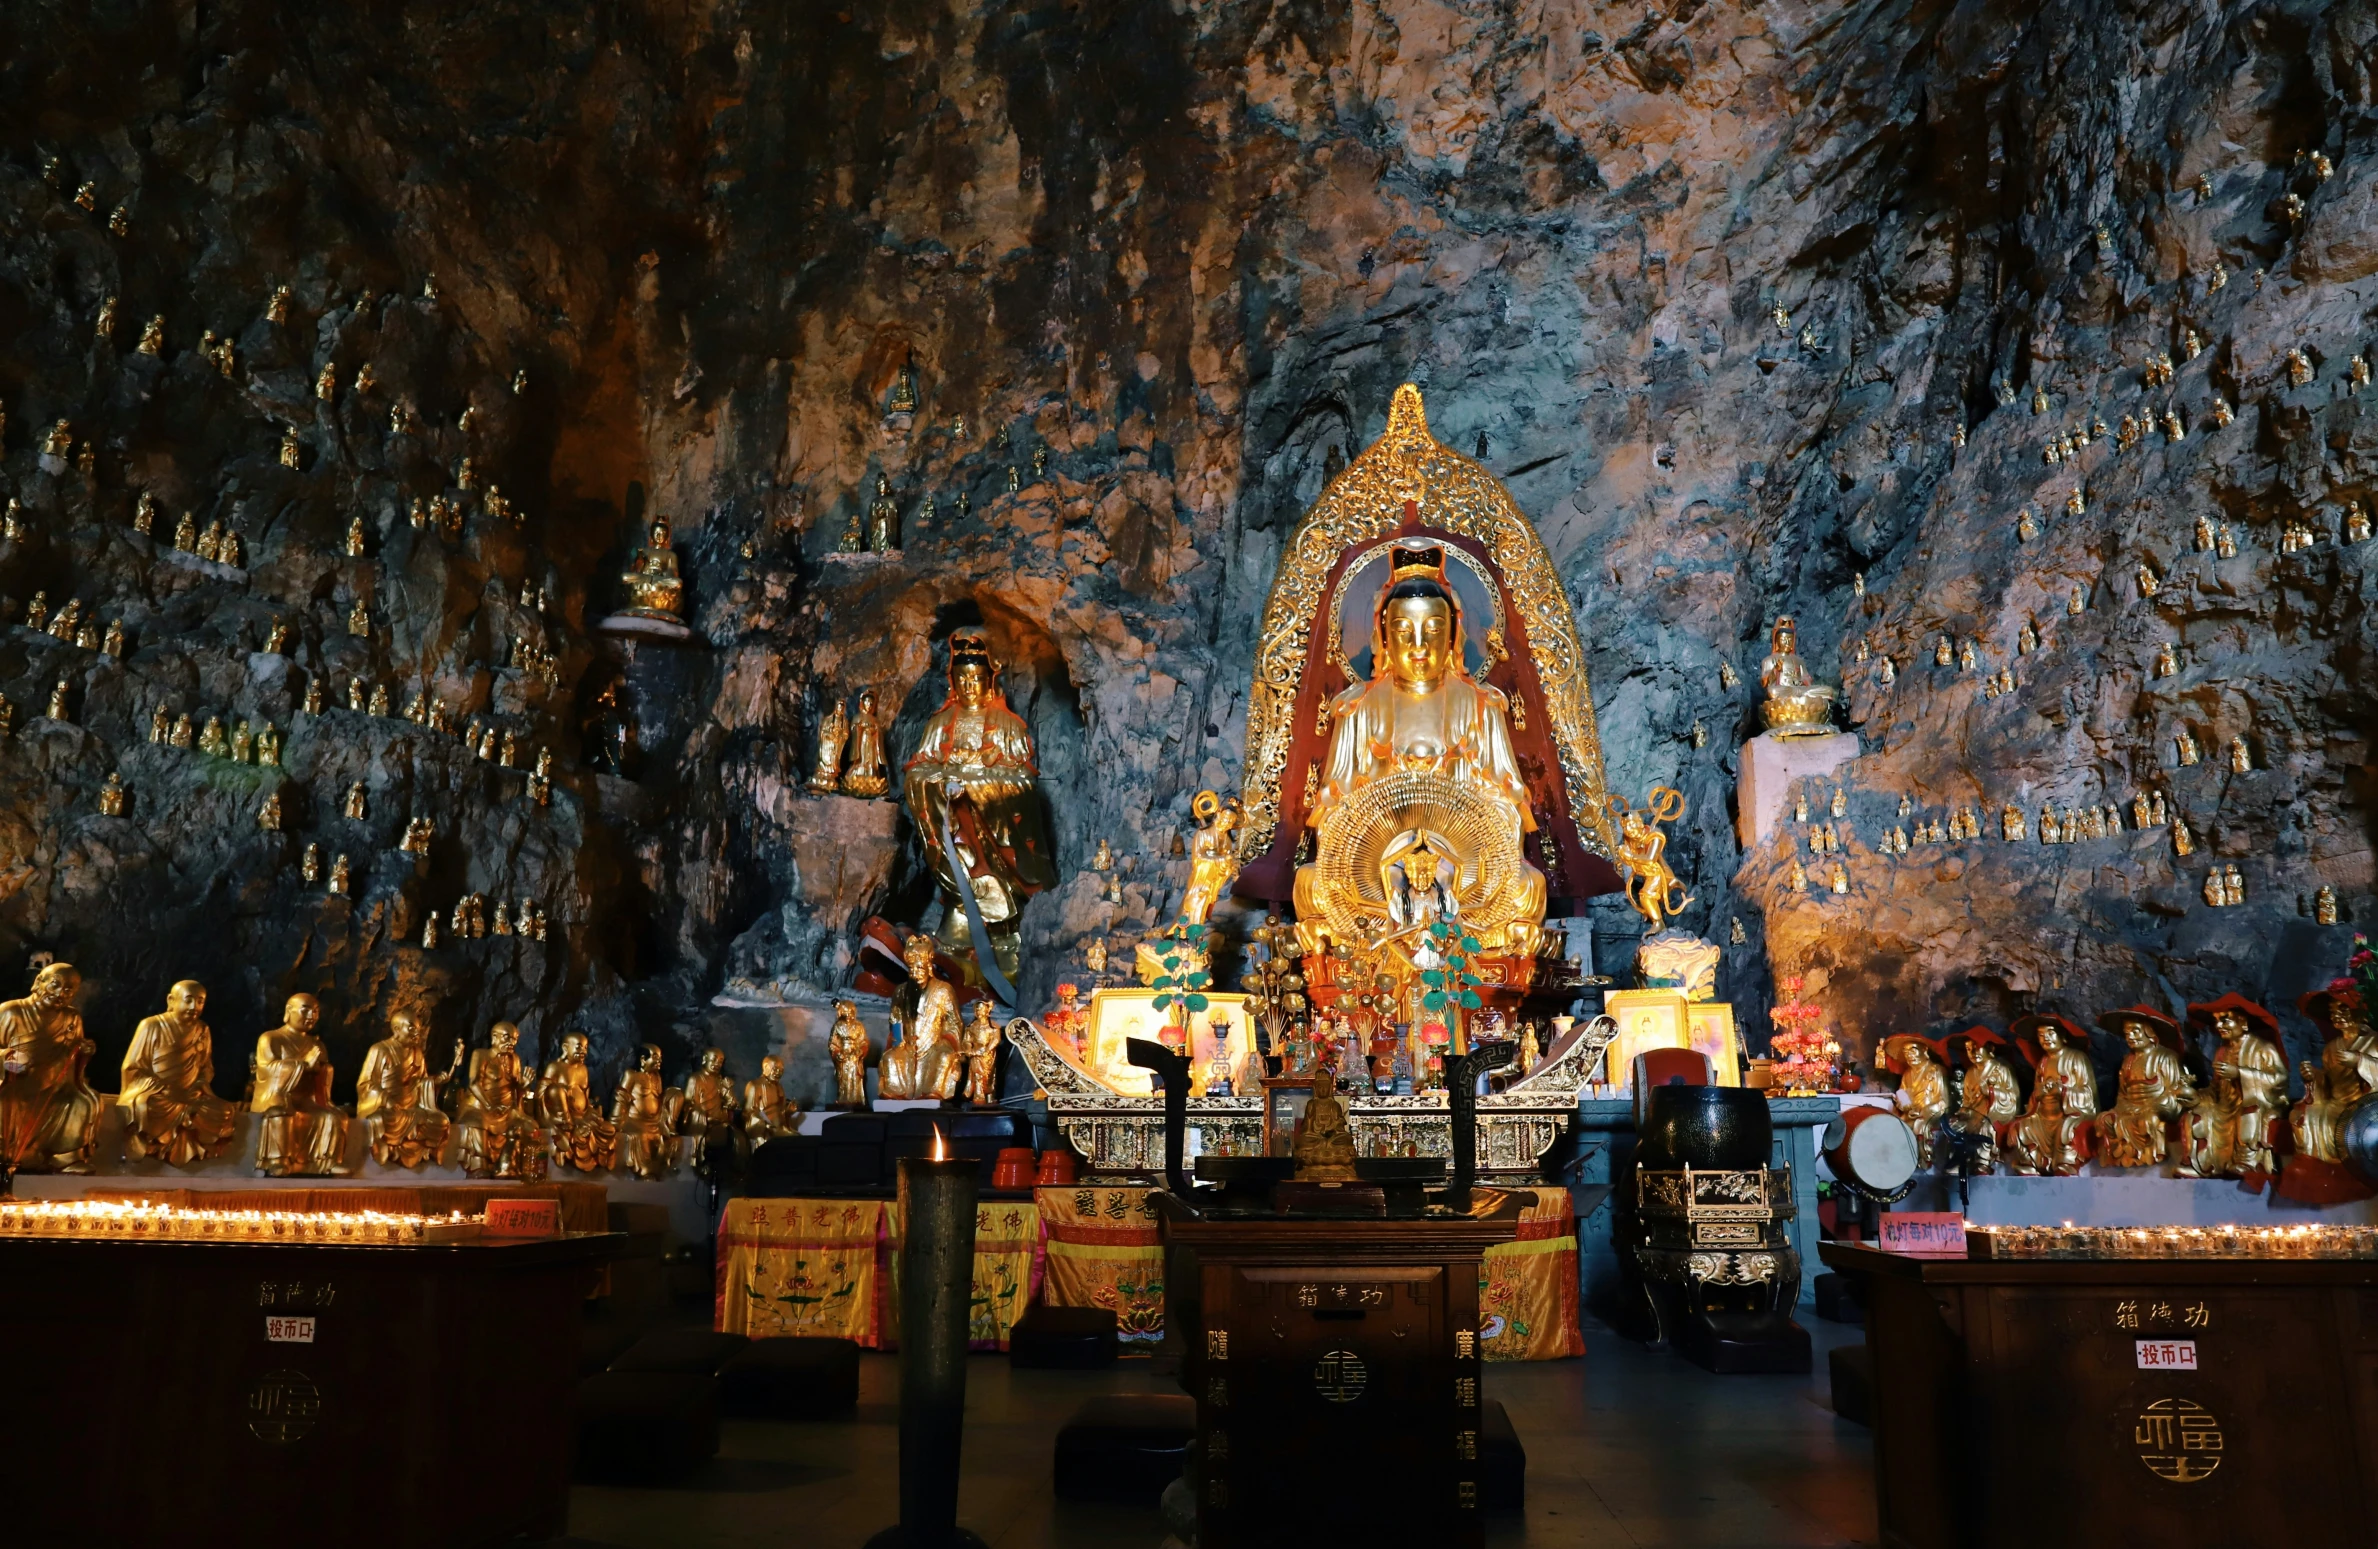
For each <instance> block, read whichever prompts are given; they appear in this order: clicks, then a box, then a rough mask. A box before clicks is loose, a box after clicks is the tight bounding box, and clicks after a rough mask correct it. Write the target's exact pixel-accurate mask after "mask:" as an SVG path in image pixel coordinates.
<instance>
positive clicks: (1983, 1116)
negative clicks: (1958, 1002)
mask: <svg viewBox="0 0 2378 1549" xmlns="http://www.w3.org/2000/svg"><path fill="white" fill-rule="evenodd" d="M1959 1039H1960V1041H1961V1042H1963V1043H1964V1045H1965V1061H1966V1063H1965V1072H1964V1074H1963V1075H1962V1076H1961V1077H1960V1078H1959V1079H1958V1082H1957V1110H1956V1112H1955V1113H1954V1114H1953V1115H1951V1116H1950V1117H1949V1119H1948V1120H1947V1122H1948V1124H1949V1125H1950V1126H1951V1127H1952V1128H1954V1129H1955V1130H1956V1131H1957V1132H1958V1133H1959V1134H1961V1135H1964V1136H1966V1137H1968V1139H1969V1140H1970V1142H1971V1147H1972V1148H1971V1150H1970V1151H1969V1152H1968V1153H1967V1155H1968V1157H1969V1162H1968V1165H1969V1166H1970V1168H1971V1170H1972V1173H1973V1174H1975V1175H1980V1174H1985V1173H1993V1172H1996V1171H1997V1170H1998V1129H1999V1126H2000V1125H2002V1124H2012V1123H2013V1122H2014V1121H2015V1120H2016V1119H2017V1118H2018V1117H2020V1116H2021V1114H2022V1112H2023V1088H2022V1085H2021V1083H2020V1082H2019V1081H2017V1080H2016V1078H2015V1068H2014V1066H2012V1065H2010V1064H2009V1063H2007V1059H2006V1055H2005V1052H2004V1051H2005V1048H2006V1040H2005V1039H2003V1038H2001V1037H1999V1036H1998V1035H1997V1034H1996V1033H1994V1032H1992V1031H1990V1030H1989V1029H1988V1028H1986V1027H1976V1028H1971V1029H1969V1030H1968V1031H1966V1032H1964V1033H1962V1034H1960V1035H1959Z"/></svg>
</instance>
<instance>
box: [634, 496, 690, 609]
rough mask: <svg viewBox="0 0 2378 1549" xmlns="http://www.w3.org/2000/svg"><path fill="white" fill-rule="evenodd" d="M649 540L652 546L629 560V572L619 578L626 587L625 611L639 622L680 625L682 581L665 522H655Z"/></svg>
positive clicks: (683, 600) (683, 590)
mask: <svg viewBox="0 0 2378 1549" xmlns="http://www.w3.org/2000/svg"><path fill="white" fill-rule="evenodd" d="M651 537H652V541H651V542H649V543H647V544H645V545H644V547H642V548H640V549H638V550H636V552H635V553H634V554H633V555H631V556H630V557H629V559H628V568H627V570H626V572H625V573H623V574H622V575H621V576H620V580H622V581H624V582H626V583H627V589H628V610H627V611H628V612H629V614H631V615H633V616H635V617H638V618H652V619H666V620H668V621H669V622H670V623H672V624H675V623H680V622H682V619H681V618H680V616H679V614H680V610H681V609H682V608H683V606H684V603H685V580H684V578H683V577H682V576H680V575H679V574H678V573H677V554H676V551H675V550H673V549H671V548H670V547H669V524H668V521H667V520H666V519H665V518H664V519H660V520H656V521H654V523H653V524H652V535H651Z"/></svg>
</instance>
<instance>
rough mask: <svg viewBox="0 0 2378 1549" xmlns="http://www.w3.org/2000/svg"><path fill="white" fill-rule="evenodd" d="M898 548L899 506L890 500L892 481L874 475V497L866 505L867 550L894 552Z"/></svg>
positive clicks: (876, 552)
mask: <svg viewBox="0 0 2378 1549" xmlns="http://www.w3.org/2000/svg"><path fill="white" fill-rule="evenodd" d="M899 550H900V507H899V506H898V505H896V504H895V503H894V502H893V500H892V481H891V480H890V479H888V478H886V477H884V476H883V475H882V474H880V473H879V474H877V475H876V476H875V499H874V500H873V501H871V502H870V503H869V504H868V507H867V552H868V553H870V554H896V553H898V552H899Z"/></svg>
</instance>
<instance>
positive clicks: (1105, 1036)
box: [1081, 988, 1263, 1097]
mask: <svg viewBox="0 0 2378 1549" xmlns="http://www.w3.org/2000/svg"><path fill="white" fill-rule="evenodd" d="M1205 997H1206V1005H1205V1009H1204V1010H1203V1011H1192V1012H1190V1013H1189V1048H1188V1050H1187V1053H1188V1055H1189V1071H1190V1087H1191V1090H1192V1091H1193V1092H1195V1093H1198V1094H1200V1095H1202V1094H1203V1093H1204V1092H1205V1091H1206V1090H1207V1088H1208V1087H1209V1086H1210V1085H1211V1084H1212V1080H1213V1075H1214V1072H1215V1070H1216V1068H1217V1062H1219V1068H1220V1069H1221V1070H1222V1071H1223V1072H1225V1073H1226V1074H1227V1075H1228V1076H1229V1078H1230V1082H1231V1089H1232V1090H1233V1091H1237V1092H1246V1091H1247V1090H1248V1085H1247V1083H1248V1081H1249V1079H1250V1076H1249V1071H1250V1069H1252V1072H1253V1075H1254V1077H1257V1078H1260V1076H1261V1075H1262V1073H1263V1061H1262V1060H1261V1059H1259V1058H1256V1057H1255V1052H1254V1045H1253V1043H1252V1042H1251V1040H1250V1038H1249V1035H1248V1026H1249V1018H1248V1015H1247V997H1246V996H1245V995H1244V994H1224V993H1218V992H1215V991H1211V990H1209V991H1206V992H1205ZM1173 1020H1174V1018H1173V1014H1172V1011H1171V1009H1170V1008H1167V1009H1165V1010H1163V1011H1159V1010H1157V1009H1156V992H1155V991H1154V990H1148V989H1138V988H1116V989H1101V990H1093V991H1091V992H1090V1021H1089V1030H1088V1032H1087V1033H1085V1034H1084V1036H1083V1039H1082V1058H1081V1063H1082V1065H1083V1066H1084V1067H1085V1068H1086V1069H1087V1070H1088V1071H1089V1072H1090V1074H1091V1075H1092V1076H1094V1077H1095V1078H1097V1080H1098V1081H1099V1082H1100V1083H1102V1084H1103V1085H1105V1086H1106V1087H1107V1088H1108V1089H1109V1090H1112V1091H1115V1092H1120V1093H1122V1094H1124V1095H1125V1096H1128V1097H1148V1096H1152V1095H1154V1093H1155V1090H1156V1084H1155V1078H1154V1076H1153V1074H1152V1073H1151V1072H1148V1071H1145V1070H1142V1069H1140V1068H1139V1067H1138V1066H1137V1065H1134V1064H1132V1063H1131V1054H1130V1041H1131V1040H1132V1039H1134V1038H1146V1039H1150V1040H1152V1041H1154V1042H1157V1043H1161V1042H1163V1041H1164V1040H1163V1032H1164V1029H1165V1027H1166V1026H1167V1025H1168V1024H1169V1023H1171V1022H1172V1021H1173ZM1250 1062H1252V1064H1250Z"/></svg>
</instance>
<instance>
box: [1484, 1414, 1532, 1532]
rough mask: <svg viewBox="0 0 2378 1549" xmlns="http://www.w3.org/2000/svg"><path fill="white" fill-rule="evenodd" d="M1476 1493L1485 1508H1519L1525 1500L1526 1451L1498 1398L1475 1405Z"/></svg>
mask: <svg viewBox="0 0 2378 1549" xmlns="http://www.w3.org/2000/svg"><path fill="white" fill-rule="evenodd" d="M1478 1495H1479V1498H1480V1499H1481V1500H1483V1501H1484V1502H1485V1503H1486V1509H1487V1510H1488V1511H1521V1510H1524V1509H1525V1508H1526V1506H1527V1502H1528V1453H1527V1448H1525V1447H1523V1446H1521V1445H1520V1444H1519V1432H1518V1431H1517V1430H1516V1429H1514V1428H1513V1427H1512V1424H1511V1415H1510V1412H1509V1411H1508V1410H1506V1409H1504V1408H1503V1405H1502V1402H1501V1400H1499V1399H1492V1398H1490V1399H1488V1400H1486V1402H1484V1403H1482V1404H1480V1405H1479V1406H1478Z"/></svg>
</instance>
